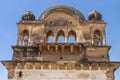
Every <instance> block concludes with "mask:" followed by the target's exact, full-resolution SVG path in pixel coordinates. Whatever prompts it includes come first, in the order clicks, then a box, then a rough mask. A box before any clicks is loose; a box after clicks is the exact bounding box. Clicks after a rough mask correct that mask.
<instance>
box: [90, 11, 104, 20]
mask: <svg viewBox="0 0 120 80" xmlns="http://www.w3.org/2000/svg"><path fill="white" fill-rule="evenodd" d="M101 19H102V15H101V14H100V13H99V12H97V11H96V10H93V11H91V12H90V13H89V16H88V20H101Z"/></svg>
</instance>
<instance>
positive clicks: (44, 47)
mask: <svg viewBox="0 0 120 80" xmlns="http://www.w3.org/2000/svg"><path fill="white" fill-rule="evenodd" d="M17 26H18V38H17V44H16V45H15V46H12V48H13V52H14V53H13V58H12V60H11V61H2V63H3V64H4V65H5V66H6V68H7V69H8V79H9V80H40V79H41V80H114V71H115V70H116V69H117V68H118V67H119V65H120V63H119V62H110V60H109V54H108V52H109V50H110V48H111V46H108V45H107V44H106V34H105V27H106V22H104V21H103V20H102V15H101V14H100V13H99V12H97V11H95V10H94V11H91V12H90V14H89V17H88V20H86V19H85V18H84V15H83V14H82V13H81V12H80V11H78V10H76V9H74V8H72V7H69V6H65V5H57V6H53V7H50V8H48V9H47V10H45V11H44V12H43V13H42V14H41V16H40V17H39V19H38V20H36V19H35V16H34V14H33V13H32V12H31V11H27V12H25V13H24V14H23V16H22V18H21V21H20V22H18V23H17ZM71 36H72V38H73V39H74V40H73V41H72V42H70V38H71ZM60 37H62V38H63V40H64V41H63V42H60V41H59V40H60Z"/></svg>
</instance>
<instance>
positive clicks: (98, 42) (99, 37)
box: [93, 30, 102, 46]
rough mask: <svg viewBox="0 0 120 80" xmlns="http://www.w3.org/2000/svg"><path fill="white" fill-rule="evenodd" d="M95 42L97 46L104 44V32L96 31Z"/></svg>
mask: <svg viewBox="0 0 120 80" xmlns="http://www.w3.org/2000/svg"><path fill="white" fill-rule="evenodd" d="M93 42H94V45H95V46H100V45H102V34H101V32H100V31H99V30H95V31H94V35H93Z"/></svg>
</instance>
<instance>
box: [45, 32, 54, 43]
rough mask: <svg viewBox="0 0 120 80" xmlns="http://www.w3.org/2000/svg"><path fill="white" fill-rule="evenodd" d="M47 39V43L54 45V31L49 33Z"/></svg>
mask: <svg viewBox="0 0 120 80" xmlns="http://www.w3.org/2000/svg"><path fill="white" fill-rule="evenodd" d="M46 39H47V43H53V42H54V34H53V32H52V31H48V32H47V36H46Z"/></svg>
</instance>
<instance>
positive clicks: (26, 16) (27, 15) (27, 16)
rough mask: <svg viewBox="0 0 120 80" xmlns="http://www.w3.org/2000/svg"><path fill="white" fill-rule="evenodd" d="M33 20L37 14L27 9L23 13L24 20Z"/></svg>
mask: <svg viewBox="0 0 120 80" xmlns="http://www.w3.org/2000/svg"><path fill="white" fill-rule="evenodd" d="M33 20H35V16H34V14H33V13H32V12H31V11H26V12H25V13H24V14H23V15H22V21H33Z"/></svg>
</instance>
